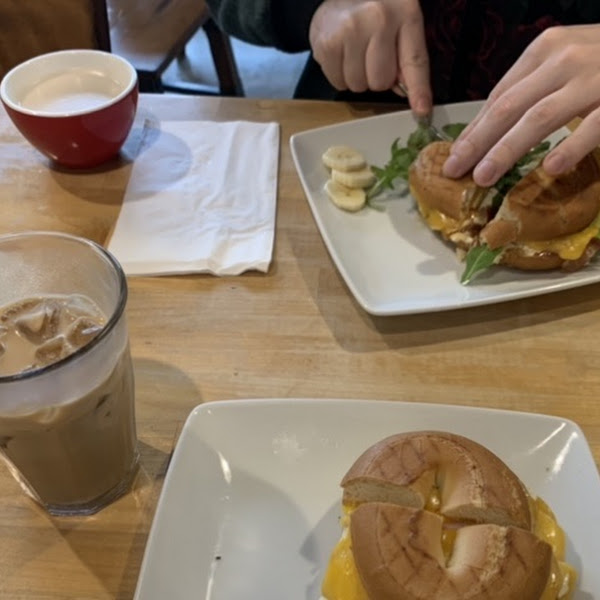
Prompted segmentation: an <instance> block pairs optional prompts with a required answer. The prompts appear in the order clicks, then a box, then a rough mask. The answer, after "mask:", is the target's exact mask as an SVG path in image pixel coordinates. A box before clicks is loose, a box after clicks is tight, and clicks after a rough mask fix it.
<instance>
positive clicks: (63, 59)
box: [0, 50, 137, 117]
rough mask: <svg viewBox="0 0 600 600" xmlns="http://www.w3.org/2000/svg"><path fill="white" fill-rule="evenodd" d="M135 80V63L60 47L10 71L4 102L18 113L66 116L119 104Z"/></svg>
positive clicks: (2, 88) (1, 88) (0, 87)
mask: <svg viewBox="0 0 600 600" xmlns="http://www.w3.org/2000/svg"><path fill="white" fill-rule="evenodd" d="M136 82H137V73H136V71H135V69H134V68H133V66H132V65H131V64H130V63H129V62H128V61H127V60H125V59H123V58H122V57H120V56H117V55H116V54H111V53H109V52H103V51H100V50H62V51H58V52H51V53H48V54H43V55H40V56H36V57H35V58H32V59H30V60H28V61H25V62H23V63H21V64H20V65H17V66H16V67H14V68H13V69H12V70H11V71H9V72H8V73H7V74H6V76H5V77H4V79H3V80H2V83H1V84H0V97H1V98H2V101H3V102H4V103H5V104H6V105H8V106H10V107H11V108H13V109H14V110H17V111H19V112H22V113H25V114H30V115H39V116H48V117H66V116H74V115H80V114H86V113H90V112H93V111H96V110H98V109H102V108H105V107H107V106H110V105H111V104H114V103H116V102H118V101H119V100H120V99H121V98H123V97H125V96H126V95H127V94H128V93H130V92H131V90H132V89H133V87H134V86H135V85H136Z"/></svg>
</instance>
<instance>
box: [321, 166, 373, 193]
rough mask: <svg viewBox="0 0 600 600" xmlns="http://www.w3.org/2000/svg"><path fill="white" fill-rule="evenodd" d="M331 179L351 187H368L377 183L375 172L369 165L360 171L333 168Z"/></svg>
mask: <svg viewBox="0 0 600 600" xmlns="http://www.w3.org/2000/svg"><path fill="white" fill-rule="evenodd" d="M331 179H333V180H334V181H337V182H338V183H341V184H342V185H345V186H346V187H349V188H363V189H364V188H368V187H371V186H372V185H373V184H374V183H375V174H374V173H373V171H371V169H370V168H369V167H365V168H364V169H360V170H359V171H338V170H337V169H331Z"/></svg>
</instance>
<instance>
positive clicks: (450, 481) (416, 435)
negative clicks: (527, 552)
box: [341, 431, 531, 529]
mask: <svg viewBox="0 0 600 600" xmlns="http://www.w3.org/2000/svg"><path fill="white" fill-rule="evenodd" d="M341 485H342V487H343V489H344V502H349V503H359V502H372V501H383V502H392V503H395V504H401V505H404V506H410V507H413V508H423V507H425V506H426V504H427V502H428V499H429V497H430V496H431V492H432V490H433V489H436V490H438V491H439V496H440V507H439V512H440V514H442V515H444V516H446V517H449V518H452V519H457V520H464V521H469V522H475V523H495V524H497V525H513V526H516V527H521V528H524V529H530V528H531V510H530V505H529V496H528V494H527V491H526V489H525V487H524V485H523V483H522V482H521V480H520V479H519V478H518V477H517V476H516V475H515V474H514V473H513V472H512V471H511V469H509V467H508V466H507V465H506V464H505V463H504V462H503V461H502V460H500V458H498V457H497V456H496V455H495V454H494V453H493V452H491V451H490V450H488V449H487V448H485V447H484V446H482V445H480V444H478V443H476V442H475V441H473V440H470V439H468V438H465V437H462V436H459V435H456V434H452V433H448V432H439V431H417V432H410V433H401V434H397V435H393V436H390V437H387V438H385V439H383V440H381V441H380V442H378V443H376V444H375V445H373V446H371V447H370V448H368V449H367V450H366V451H365V452H364V453H363V454H362V455H361V456H359V458H358V459H357V460H356V462H355V463H354V464H353V465H352V466H351V467H350V469H349V471H348V472H347V473H346V475H345V476H344V478H343V479H342V482H341Z"/></svg>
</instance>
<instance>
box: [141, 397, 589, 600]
mask: <svg viewBox="0 0 600 600" xmlns="http://www.w3.org/2000/svg"><path fill="white" fill-rule="evenodd" d="M417 429H443V430H446V431H453V432H455V433H459V434H462V435H466V436H468V437H471V438H472V439H474V440H477V441H479V442H480V443H483V444H485V445H486V446H487V447H488V448H490V449H491V450H492V451H494V452H496V453H497V454H498V456H500V457H501V458H502V459H503V460H504V461H505V462H507V463H508V465H509V466H510V467H511V468H512V469H514V471H515V472H516V473H517V475H519V476H520V477H521V479H522V480H523V481H524V482H525V484H526V485H527V486H528V488H529V489H530V490H531V492H532V493H533V494H536V495H539V496H541V497H542V498H544V499H545V500H546V501H547V502H548V503H549V504H550V506H551V507H552V509H553V510H554V512H555V513H556V515H557V517H558V520H559V522H560V523H561V525H562V526H563V527H564V529H565V531H566V535H567V540H568V544H567V560H568V561H569V562H571V564H573V565H574V566H575V567H576V568H577V570H578V571H579V574H580V583H579V587H578V591H577V593H576V594H575V598H574V600H591V599H592V598H597V597H598V595H597V594H598V590H600V570H599V569H598V568H597V567H598V556H600V480H599V477H598V472H597V470H596V465H595V464H594V460H593V457H592V454H591V452H590V449H589V447H588V444H587V442H586V440H585V438H584V436H583V434H582V432H581V430H580V429H579V427H578V426H577V425H576V424H574V423H572V422H570V421H567V420H564V419H559V418H555V417H550V416H544V415H534V414H525V413H517V412H507V411H494V410H485V409H477V408H468V407H458V406H444V405H434V404H418V403H402V402H381V401H372V400H369V401H360V400H359V401H347V400H303V399H292V398H288V399H281V400H263V401H261V400H246V401H245V400H241V401H237V400H236V401H228V402H214V403H209V404H205V405H202V406H200V407H198V408H196V409H195V410H194V411H193V412H192V413H191V415H190V417H189V418H188V420H187V422H186V424H185V427H184V428H183V431H182V434H181V437H180V439H179V442H178V444H177V447H176V449H175V453H174V455H173V459H172V461H171V465H170V467H169V472H168V473H167V477H166V480H165V483H164V488H163V492H162V495H161V498H160V501H159V504H158V508H157V512H156V516H155V519H154V523H153V526H152V530H151V533H150V537H149V539H148V543H147V547H146V553H145V556H144V561H143V564H142V569H141V572H140V577H139V582H138V587H137V591H136V595H135V599H136V600H165V599H168V600H192V599H194V600H196V599H198V598H206V599H209V598H210V600H249V599H251V600H254V599H255V598H261V599H262V600H282V599H285V600H318V598H319V597H320V586H321V581H322V578H323V574H324V572H325V568H326V566H327V563H328V560H329V555H330V553H331V550H332V549H333V547H334V545H335V544H336V542H337V540H338V539H339V535H340V527H339V516H340V502H341V488H340V487H339V482H340V480H341V478H342V476H343V475H344V473H345V472H346V471H347V470H348V468H349V467H350V465H351V464H352V463H353V462H354V460H355V459H356V458H357V457H358V456H359V454H361V453H362V452H363V450H365V449H366V448H367V447H368V446H370V445H371V444H373V443H374V442H375V441H377V440H379V439H381V438H383V437H385V436H387V435H390V434H392V433H397V432H401V431H409V430H417Z"/></svg>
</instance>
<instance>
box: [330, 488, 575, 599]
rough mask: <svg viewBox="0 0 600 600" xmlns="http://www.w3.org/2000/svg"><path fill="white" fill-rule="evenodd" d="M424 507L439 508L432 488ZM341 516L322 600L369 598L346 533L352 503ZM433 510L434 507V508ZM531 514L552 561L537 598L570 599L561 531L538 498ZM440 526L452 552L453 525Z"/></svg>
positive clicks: (570, 576) (571, 573) (571, 582)
mask: <svg viewBox="0 0 600 600" xmlns="http://www.w3.org/2000/svg"><path fill="white" fill-rule="evenodd" d="M426 508H427V509H429V510H433V511H434V512H437V511H438V510H439V492H438V490H437V488H434V490H432V494H431V497H430V498H429V499H428V501H427V505H426ZM342 509H343V515H342V518H341V521H340V524H341V526H342V536H341V538H340V541H339V542H338V543H337V545H336V546H335V548H334V549H333V552H332V553H331V558H330V560H329V564H328V566H327V571H326V573H325V578H324V579H323V585H322V589H321V591H322V594H323V597H324V598H326V600H369V598H368V596H367V592H366V591H365V589H364V587H363V585H362V583H361V581H360V577H359V575H358V571H357V569H356V564H355V562H354V556H353V554H352V540H351V536H350V516H351V514H352V512H353V510H354V509H355V506H351V505H343V506H342ZM436 509H437V510H436ZM531 510H532V514H533V532H534V533H535V534H536V535H537V536H538V537H539V538H540V539H542V540H544V541H545V542H547V543H548V544H550V546H551V547H552V550H553V555H554V556H553V560H552V567H551V572H550V577H549V578H548V583H547V585H546V589H545V590H544V593H543V594H542V596H541V598H540V600H571V598H572V597H573V592H574V589H575V582H576V580H577V572H576V571H575V569H574V568H573V567H572V566H571V565H569V564H567V563H566V562H565V561H564V559H565V534H564V532H563V530H562V528H561V527H560V525H559V524H558V522H557V520H556V517H555V516H554V513H553V512H552V510H551V509H550V507H549V506H548V505H547V504H546V503H545V502H544V501H543V500H541V499H540V498H536V499H535V500H532V501H531ZM449 525H450V526H449V527H444V533H443V535H442V540H441V543H442V548H443V550H444V555H445V556H446V557H449V556H450V555H451V554H452V546H453V544H454V538H455V534H456V528H455V527H452V524H449Z"/></svg>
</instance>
